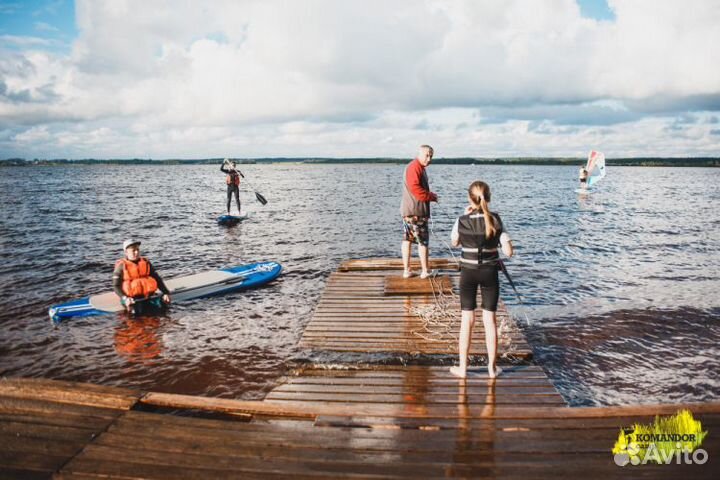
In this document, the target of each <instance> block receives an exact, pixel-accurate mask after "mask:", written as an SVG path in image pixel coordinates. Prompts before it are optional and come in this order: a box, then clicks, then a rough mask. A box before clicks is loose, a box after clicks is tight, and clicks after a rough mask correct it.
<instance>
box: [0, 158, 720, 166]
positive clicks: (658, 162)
mask: <svg viewBox="0 0 720 480" xmlns="http://www.w3.org/2000/svg"><path fill="white" fill-rule="evenodd" d="M232 160H234V161H236V162H237V163H239V164H256V163H303V164H338V163H340V164H342V163H387V164H404V163H407V162H408V161H409V159H408V158H387V157H377V158H329V157H323V158H292V157H268V158H233V159H232ZM222 161H223V159H222V158H202V159H191V160H184V159H163V160H154V159H151V158H128V159H114V158H110V159H96V158H85V159H65V158H55V159H37V158H35V159H32V160H26V159H24V158H8V159H5V160H0V167H8V166H14V167H23V166H51V165H148V164H152V165H211V164H220V163H222ZM584 162H585V159H584V158H570V157H513V158H473V157H459V158H436V159H434V160H433V164H436V165H581V164H583V163H584ZM606 162H607V164H608V165H613V166H638V167H720V157H685V158H676V157H637V158H608V159H606Z"/></svg>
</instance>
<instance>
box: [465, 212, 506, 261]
mask: <svg viewBox="0 0 720 480" xmlns="http://www.w3.org/2000/svg"><path fill="white" fill-rule="evenodd" d="M490 216H491V217H492V218H493V224H494V225H493V226H494V227H495V235H493V236H492V237H490V238H485V217H483V215H482V214H481V213H480V214H471V215H463V216H462V217H460V218H459V219H458V236H459V237H460V244H461V245H462V256H461V257H460V262H461V265H462V267H468V268H478V267H480V266H481V265H490V266H493V265H497V261H498V260H499V259H500V255H499V254H498V246H499V245H500V235H501V234H502V231H503V227H502V221H501V220H500V217H499V216H498V215H497V214H495V213H491V214H490Z"/></svg>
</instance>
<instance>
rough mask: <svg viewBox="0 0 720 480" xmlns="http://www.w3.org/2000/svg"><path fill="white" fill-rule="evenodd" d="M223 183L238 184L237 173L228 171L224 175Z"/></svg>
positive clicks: (238, 176) (238, 177)
mask: <svg viewBox="0 0 720 480" xmlns="http://www.w3.org/2000/svg"><path fill="white" fill-rule="evenodd" d="M225 183H227V184H228V185H232V184H235V185H240V175H238V174H237V173H228V174H227V175H226V176H225Z"/></svg>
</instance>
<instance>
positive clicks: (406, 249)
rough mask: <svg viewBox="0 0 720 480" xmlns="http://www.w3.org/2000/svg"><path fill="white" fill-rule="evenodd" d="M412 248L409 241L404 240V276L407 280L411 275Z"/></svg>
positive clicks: (402, 249)
mask: <svg viewBox="0 0 720 480" xmlns="http://www.w3.org/2000/svg"><path fill="white" fill-rule="evenodd" d="M411 248H412V244H411V243H410V242H409V241H407V240H403V242H402V246H401V251H402V261H403V276H404V277H405V278H407V277H409V276H410V275H411V271H410V249H411Z"/></svg>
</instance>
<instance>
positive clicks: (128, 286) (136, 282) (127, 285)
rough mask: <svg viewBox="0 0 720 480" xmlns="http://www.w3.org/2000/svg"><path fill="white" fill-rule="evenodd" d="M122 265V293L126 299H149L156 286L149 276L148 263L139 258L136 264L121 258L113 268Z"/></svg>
mask: <svg viewBox="0 0 720 480" xmlns="http://www.w3.org/2000/svg"><path fill="white" fill-rule="evenodd" d="M120 263H122V264H123V284H122V291H123V293H124V294H125V295H127V296H128V297H145V298H147V297H149V296H150V295H152V294H153V293H155V291H156V290H157V289H158V284H157V282H156V281H155V279H154V278H152V277H151V276H150V262H148V261H147V260H146V259H145V258H144V257H140V260H138V262H137V263H135V262H131V261H130V260H128V259H126V258H121V259H120V260H118V261H117V263H116V264H115V266H117V265H118V264H120Z"/></svg>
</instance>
